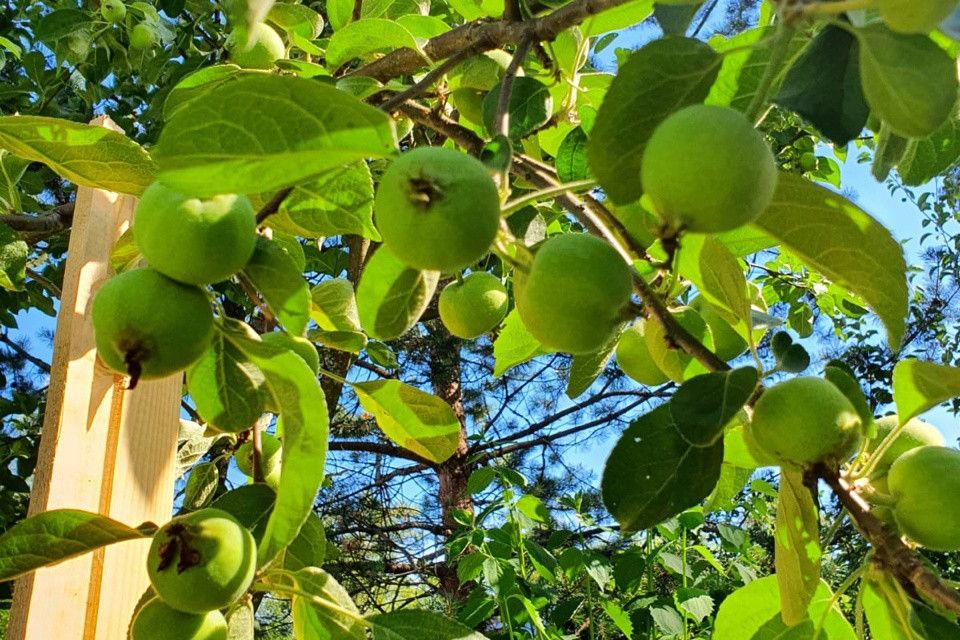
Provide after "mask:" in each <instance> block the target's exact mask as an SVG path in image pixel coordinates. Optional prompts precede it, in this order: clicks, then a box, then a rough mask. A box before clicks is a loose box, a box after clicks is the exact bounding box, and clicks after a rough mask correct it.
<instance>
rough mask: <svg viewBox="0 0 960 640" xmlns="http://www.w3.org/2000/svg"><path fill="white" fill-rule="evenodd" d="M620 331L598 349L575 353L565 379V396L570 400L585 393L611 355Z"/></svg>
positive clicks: (605, 365)
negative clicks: (591, 351) (580, 353)
mask: <svg viewBox="0 0 960 640" xmlns="http://www.w3.org/2000/svg"><path fill="white" fill-rule="evenodd" d="M620 335H621V333H620V332H617V335H616V336H615V337H614V339H612V340H610V341H609V342H607V344H605V345H604V346H603V348H602V349H600V351H597V352H595V353H590V354H587V355H575V356H573V361H572V362H571V364H570V373H569V374H568V379H567V391H566V393H567V397H568V398H570V399H571V400H572V399H574V398H576V397H578V396H580V395H582V394H584V393H586V391H587V389H589V388H590V386H591V385H592V384H593V382H594V380H596V379H597V378H598V377H599V376H600V374H601V373H603V370H604V369H605V368H606V367H607V363H608V362H610V358H612V357H613V352H614V351H615V350H616V348H617V342H619V341H620Z"/></svg>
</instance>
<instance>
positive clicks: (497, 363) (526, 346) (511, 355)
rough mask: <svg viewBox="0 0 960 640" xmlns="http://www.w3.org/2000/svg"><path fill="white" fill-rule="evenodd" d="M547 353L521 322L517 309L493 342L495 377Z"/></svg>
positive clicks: (506, 319)
mask: <svg viewBox="0 0 960 640" xmlns="http://www.w3.org/2000/svg"><path fill="white" fill-rule="evenodd" d="M545 353H547V351H546V350H544V348H543V347H542V346H540V343H539V342H537V340H536V338H534V337H533V336H532V335H530V332H529V331H527V328H526V327H524V326H523V323H522V322H521V321H520V315H519V314H518V313H517V310H516V309H511V310H510V313H508V314H507V317H506V318H504V320H503V329H502V330H501V331H500V335H498V336H497V339H496V340H494V341H493V360H494V365H493V376H494V377H495V378H499V377H500V376H502V375H503V374H504V373H506V372H507V371H509V370H510V369H512V368H513V367H515V366H517V365H520V364H523V363H524V362H526V361H527V360H530V359H532V358H535V357H537V356H539V355H543V354H545Z"/></svg>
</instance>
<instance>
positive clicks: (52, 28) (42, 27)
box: [36, 9, 91, 46]
mask: <svg viewBox="0 0 960 640" xmlns="http://www.w3.org/2000/svg"><path fill="white" fill-rule="evenodd" d="M90 22H91V21H90V15H89V14H88V13H86V12H85V11H79V10H77V9H57V10H56V11H51V12H50V13H48V14H47V15H45V16H43V17H42V18H41V19H40V21H39V23H37V27H36V35H37V39H38V40H41V41H43V42H45V43H47V44H48V45H51V46H53V45H54V44H55V43H56V42H57V40H61V39H63V38H66V37H67V36H70V35H72V34H74V33H77V32H78V31H86V30H87V28H89V26H90Z"/></svg>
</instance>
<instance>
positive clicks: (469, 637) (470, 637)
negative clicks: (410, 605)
mask: <svg viewBox="0 0 960 640" xmlns="http://www.w3.org/2000/svg"><path fill="white" fill-rule="evenodd" d="M367 623H368V624H369V625H370V628H371V629H372V631H373V640H486V636H484V635H483V634H482V633H477V632H476V631H472V630H471V629H469V628H467V627H465V626H463V625H462V624H460V623H459V622H456V621H454V620H451V619H450V618H445V617H444V616H441V615H439V614H436V613H433V612H432V611H424V610H422V609H398V610H396V611H391V612H389V613H378V614H375V615H372V616H368V617H367Z"/></svg>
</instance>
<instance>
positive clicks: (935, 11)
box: [880, 0, 958, 34]
mask: <svg viewBox="0 0 960 640" xmlns="http://www.w3.org/2000/svg"><path fill="white" fill-rule="evenodd" d="M957 4H958V3H957V0H880V17H881V18H883V21H884V22H885V23H886V24H887V26H888V27H890V28H891V29H892V30H894V31H899V32H900V33H921V34H927V33H930V32H931V31H933V30H934V29H936V28H937V26H938V25H939V24H940V23H941V22H943V21H944V20H946V19H947V17H948V16H949V15H950V14H951V13H953V11H954V10H955V9H956V8H957Z"/></svg>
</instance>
